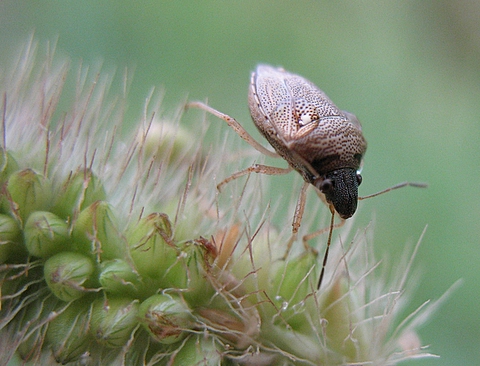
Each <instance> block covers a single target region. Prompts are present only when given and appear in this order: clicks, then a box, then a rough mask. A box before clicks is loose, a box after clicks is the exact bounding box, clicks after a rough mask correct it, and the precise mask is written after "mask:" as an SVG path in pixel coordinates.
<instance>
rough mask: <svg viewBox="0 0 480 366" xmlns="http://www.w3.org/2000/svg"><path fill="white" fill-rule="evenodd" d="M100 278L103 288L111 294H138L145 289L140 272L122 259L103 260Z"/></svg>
mask: <svg viewBox="0 0 480 366" xmlns="http://www.w3.org/2000/svg"><path fill="white" fill-rule="evenodd" d="M98 280H99V282H100V285H101V286H102V289H103V290H104V291H105V292H107V293H111V294H118V295H121V294H128V295H131V296H138V294H141V293H143V289H144V284H143V283H142V279H141V278H140V276H139V275H138V273H136V272H135V271H134V270H133V268H132V267H131V266H130V265H129V264H128V263H127V262H125V261H124V260H122V259H114V260H111V261H106V262H103V263H102V265H101V270H100V275H99V277H98Z"/></svg>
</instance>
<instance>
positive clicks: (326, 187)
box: [318, 179, 333, 193]
mask: <svg viewBox="0 0 480 366" xmlns="http://www.w3.org/2000/svg"><path fill="white" fill-rule="evenodd" d="M318 189H320V191H321V192H322V193H327V192H331V191H332V190H333V181H332V180H331V179H324V180H323V181H322V183H320V187H318Z"/></svg>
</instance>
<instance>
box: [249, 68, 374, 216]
mask: <svg viewBox="0 0 480 366" xmlns="http://www.w3.org/2000/svg"><path fill="white" fill-rule="evenodd" d="M248 101H249V107H250V114H251V116H252V119H253V121H254V123H255V125H256V126H257V128H258V129H259V131H260V133H262V135H263V136H265V138H266V139H267V140H268V142H269V143H270V144H271V145H272V146H273V148H274V149H275V151H276V152H277V153H278V154H279V155H280V156H281V157H282V158H284V159H285V160H286V161H287V162H288V164H289V165H290V166H291V167H292V168H293V169H295V170H296V171H297V172H299V173H300V174H301V176H302V177H303V179H304V180H305V182H307V183H310V184H313V185H314V186H315V187H316V188H318V189H319V190H320V191H321V192H322V193H324V194H325V198H326V200H327V202H328V203H329V204H332V205H333V207H334V208H335V211H337V212H338V214H339V215H340V216H341V217H342V218H343V219H347V218H349V217H351V216H352V215H353V214H354V213H355V210H356V208H357V199H358V186H359V185H360V183H361V181H362V177H361V175H360V174H359V173H358V170H359V168H360V166H361V162H362V158H363V155H364V154H365V151H366V149H367V142H366V141H365V139H364V137H363V135H362V128H361V125H360V123H359V122H358V120H357V118H356V117H355V116H354V115H353V114H351V113H348V112H344V111H341V110H339V109H338V108H337V107H336V106H335V104H333V102H332V101H331V100H330V99H329V98H328V97H327V96H326V95H325V93H324V92H322V91H321V90H320V89H319V88H317V87H316V86H315V85H314V84H312V83H311V82H309V81H308V80H306V79H304V78H302V77H300V76H298V75H295V74H291V73H289V72H286V71H285V70H283V69H277V68H273V67H271V66H267V65H259V66H258V67H257V70H256V71H255V72H254V73H253V74H252V78H251V83H250V89H249V94H248Z"/></svg>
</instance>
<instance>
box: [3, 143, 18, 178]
mask: <svg viewBox="0 0 480 366" xmlns="http://www.w3.org/2000/svg"><path fill="white" fill-rule="evenodd" d="M18 169H20V168H19V166H18V163H17V162H16V160H15V159H14V158H13V156H12V155H11V154H10V153H9V152H6V151H5V150H4V149H3V148H0V186H2V185H3V183H5V181H6V180H7V179H8V177H9V176H10V174H12V173H13V172H16V171H17V170H18Z"/></svg>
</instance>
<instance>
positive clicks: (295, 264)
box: [269, 251, 318, 330]
mask: <svg viewBox="0 0 480 366" xmlns="http://www.w3.org/2000/svg"><path fill="white" fill-rule="evenodd" d="M316 267H317V255H316V254H315V253H314V252H312V251H306V252H304V253H302V254H300V255H299V256H297V257H294V258H288V259H286V260H285V261H281V262H277V263H276V265H275V266H273V267H272V271H271V278H272V286H271V292H269V296H270V298H271V299H272V300H273V301H274V302H275V303H276V305H277V307H278V309H281V321H282V322H283V321H286V322H288V324H289V325H290V326H291V327H292V328H293V329H296V330H300V329H301V328H302V327H306V328H308V329H310V327H311V325H310V324H309V322H308V319H307V318H308V315H307V314H306V312H307V311H306V304H305V301H306V299H307V297H308V294H311V293H312V292H314V291H315V290H316V286H317V281H318V275H317V271H316V270H315V269H316ZM306 316H307V318H305V317H306ZM278 319H280V318H278Z"/></svg>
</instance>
